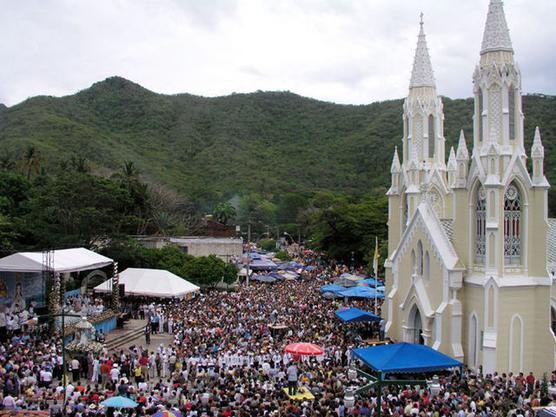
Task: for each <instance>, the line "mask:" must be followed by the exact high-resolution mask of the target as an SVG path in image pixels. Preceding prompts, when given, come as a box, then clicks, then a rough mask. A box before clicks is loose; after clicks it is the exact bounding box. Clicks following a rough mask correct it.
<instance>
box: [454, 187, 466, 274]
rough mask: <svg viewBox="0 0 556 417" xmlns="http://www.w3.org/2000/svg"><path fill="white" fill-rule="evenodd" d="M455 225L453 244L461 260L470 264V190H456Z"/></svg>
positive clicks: (463, 263) (464, 263)
mask: <svg viewBox="0 0 556 417" xmlns="http://www.w3.org/2000/svg"><path fill="white" fill-rule="evenodd" d="M452 201H453V210H452V212H453V213H454V214H453V215H454V217H453V218H454V225H453V233H454V235H453V244H454V249H455V250H456V252H457V254H458V257H459V259H460V262H461V263H462V265H464V266H468V265H469V263H468V247H469V228H468V226H467V225H468V216H469V199H468V192H467V190H464V189H457V190H454V193H453V197H452Z"/></svg>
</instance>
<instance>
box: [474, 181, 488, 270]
mask: <svg viewBox="0 0 556 417" xmlns="http://www.w3.org/2000/svg"><path fill="white" fill-rule="evenodd" d="M485 232H486V193H485V190H484V189H483V188H482V187H479V188H478V189H477V195H476V201H475V262H476V263H478V264H484V263H485V254H486V237H485V236H486V235H485Z"/></svg>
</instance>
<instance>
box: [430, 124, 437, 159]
mask: <svg viewBox="0 0 556 417" xmlns="http://www.w3.org/2000/svg"><path fill="white" fill-rule="evenodd" d="M435 140H436V133H435V131H434V116H433V115H432V114H431V115H429V158H434V142H435Z"/></svg>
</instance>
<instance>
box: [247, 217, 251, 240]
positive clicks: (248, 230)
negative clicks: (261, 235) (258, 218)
mask: <svg viewBox="0 0 556 417" xmlns="http://www.w3.org/2000/svg"><path fill="white" fill-rule="evenodd" d="M249 243H251V219H249V220H248V221H247V245H248V246H249Z"/></svg>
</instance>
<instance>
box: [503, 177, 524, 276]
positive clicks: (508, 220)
mask: <svg viewBox="0 0 556 417" xmlns="http://www.w3.org/2000/svg"><path fill="white" fill-rule="evenodd" d="M504 263H505V264H506V265H519V264H520V263H521V194H520V193H519V189H518V188H517V187H516V186H515V184H510V186H509V187H508V188H507V189H506V192H505V193H504Z"/></svg>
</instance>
